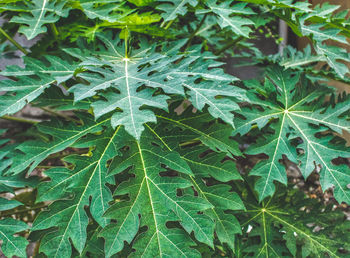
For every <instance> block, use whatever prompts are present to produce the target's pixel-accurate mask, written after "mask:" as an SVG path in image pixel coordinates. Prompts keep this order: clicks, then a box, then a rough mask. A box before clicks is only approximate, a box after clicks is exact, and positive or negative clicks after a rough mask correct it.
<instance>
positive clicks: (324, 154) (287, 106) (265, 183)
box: [235, 67, 350, 203]
mask: <svg viewBox="0 0 350 258" xmlns="http://www.w3.org/2000/svg"><path fill="white" fill-rule="evenodd" d="M266 77H267V80H266V81H265V85H264V87H265V89H264V88H263V90H262V91H264V90H265V92H266V94H268V97H267V99H266V100H265V101H263V100H260V99H257V100H256V101H254V99H253V98H252V100H253V101H252V102H253V103H254V104H257V105H261V104H263V105H261V107H262V108H263V109H262V112H261V111H258V109H255V108H253V109H251V110H250V111H248V109H247V110H245V111H243V112H242V115H243V116H245V120H241V121H240V122H238V123H237V129H236V131H235V133H240V134H241V135H243V134H246V133H247V132H248V131H250V129H251V128H252V126H255V125H256V126H257V127H258V128H263V127H265V126H266V125H267V124H269V126H270V128H271V130H273V131H272V133H271V132H268V131H266V134H265V137H264V138H261V139H260V140H259V141H258V142H257V144H256V145H253V146H251V148H249V149H248V150H247V152H246V153H247V154H252V155H254V154H259V153H266V154H267V155H268V156H269V158H268V159H267V160H262V161H261V162H259V163H258V164H257V165H256V166H255V167H254V168H253V170H252V171H251V172H250V175H255V176H259V177H260V178H259V180H258V181H257V182H256V185H255V189H256V190H257V192H258V193H259V200H260V201H262V200H263V199H264V198H265V197H267V196H272V195H273V193H274V191H275V186H274V184H273V181H278V182H280V183H283V184H286V183H287V177H286V173H285V167H284V165H283V164H282V163H280V160H281V159H282V157H283V155H286V157H287V158H288V159H289V160H290V161H292V162H295V163H297V164H298V163H299V161H300V162H301V164H300V168H301V173H302V174H303V176H304V177H305V178H307V177H308V176H309V175H310V173H311V172H312V171H313V170H315V169H316V166H315V164H316V165H317V166H318V165H320V172H319V173H320V181H321V186H322V189H323V190H324V191H325V190H327V189H329V188H331V187H333V186H334V187H335V188H334V196H335V198H336V199H337V200H338V201H339V202H343V201H344V202H347V203H349V202H350V189H349V188H348V187H347V184H348V182H349V180H350V178H349V177H350V173H349V172H350V170H349V168H348V167H346V166H345V165H342V166H334V165H333V163H332V160H333V159H336V158H337V157H350V150H349V148H346V147H345V146H344V142H339V141H338V142H334V139H333V138H334V137H332V136H331V135H328V136H322V137H321V138H320V136H317V135H319V134H320V133H322V132H325V131H326V130H327V128H329V129H330V130H333V131H334V132H337V133H342V131H343V130H344V131H347V132H349V131H350V123H349V121H348V116H345V117H344V116H342V115H343V114H344V113H346V112H347V111H348V110H349V108H350V106H349V98H346V99H345V100H344V102H343V103H339V104H337V105H335V107H334V108H328V109H327V111H324V109H317V106H315V105H314V106H312V105H308V103H310V102H312V101H315V100H317V98H318V97H320V96H322V94H327V93H328V92H329V90H328V89H324V90H322V88H317V89H311V90H304V91H303V92H301V93H298V91H299V89H298V88H297V85H296V83H297V82H298V80H299V75H298V73H296V74H295V73H293V72H291V71H288V70H287V71H282V70H281V69H280V68H278V67H274V68H273V70H269V72H268V73H267V75H266ZM254 87H256V90H259V91H260V89H259V87H261V86H260V85H256V86H254ZM273 87H276V89H277V91H278V93H279V94H278V95H277V96H274V94H273V91H274V90H273ZM277 103H278V106H279V107H276V104H277ZM298 138H300V139H301V140H302V142H299V143H298V144H297V145H295V144H293V143H292V142H293V141H294V142H295V140H296V139H298ZM297 148H301V149H302V150H303V154H299V155H298V153H300V152H298V150H297Z"/></svg>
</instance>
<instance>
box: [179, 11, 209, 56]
mask: <svg viewBox="0 0 350 258" xmlns="http://www.w3.org/2000/svg"><path fill="white" fill-rule="evenodd" d="M206 18H207V14H205V15H204V16H203V18H202V20H201V21H200V22H199V24H198V26H197V28H196V29H195V30H194V31H193V32H192V34H191V35H190V37H189V38H188V41H187V44H186V46H185V49H184V51H185V50H186V49H187V48H188V47H189V46H190V45H191V43H192V40H193V38H194V37H195V36H196V34H197V32H198V31H199V30H200V28H201V27H202V26H203V23H204V21H205V19H206Z"/></svg>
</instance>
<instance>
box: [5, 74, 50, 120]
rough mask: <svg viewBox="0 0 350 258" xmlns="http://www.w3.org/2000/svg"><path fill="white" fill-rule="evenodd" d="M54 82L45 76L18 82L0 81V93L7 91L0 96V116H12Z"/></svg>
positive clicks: (24, 78)
mask: <svg viewBox="0 0 350 258" xmlns="http://www.w3.org/2000/svg"><path fill="white" fill-rule="evenodd" d="M54 82H55V80H54V79H52V78H50V77H48V76H46V75H45V76H41V77H40V79H33V78H31V77H22V78H21V79H20V80H18V81H12V80H3V81H1V85H0V91H7V93H6V94H5V95H2V96H0V116H3V115H7V114H13V113H16V112H17V111H19V110H21V109H22V108H23V107H24V106H25V105H26V104H27V103H29V102H31V101H33V100H35V99H36V98H37V97H38V96H39V95H40V94H42V93H43V92H44V90H45V89H46V88H48V87H50V86H51V84H52V83H54Z"/></svg>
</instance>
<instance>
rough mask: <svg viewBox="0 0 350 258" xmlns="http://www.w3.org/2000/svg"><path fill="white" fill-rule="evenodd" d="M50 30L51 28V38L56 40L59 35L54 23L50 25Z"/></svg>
mask: <svg viewBox="0 0 350 258" xmlns="http://www.w3.org/2000/svg"><path fill="white" fill-rule="evenodd" d="M50 28H51V30H52V34H53V36H54V37H55V39H57V38H58V35H59V33H58V30H57V27H56V25H55V24H54V23H50Z"/></svg>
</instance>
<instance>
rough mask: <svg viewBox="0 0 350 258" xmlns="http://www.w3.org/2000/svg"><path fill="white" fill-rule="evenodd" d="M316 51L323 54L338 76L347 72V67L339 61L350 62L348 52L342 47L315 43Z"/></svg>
mask: <svg viewBox="0 0 350 258" xmlns="http://www.w3.org/2000/svg"><path fill="white" fill-rule="evenodd" d="M316 51H317V53H318V54H320V55H323V56H325V58H326V60H327V63H328V64H329V66H330V67H332V68H333V69H334V71H335V72H336V73H337V74H338V76H340V78H344V76H345V74H346V73H348V72H349V68H348V67H347V66H346V65H345V64H344V63H341V62H339V61H340V60H342V61H346V62H350V57H349V53H347V51H346V50H345V49H344V48H340V47H336V46H328V45H325V44H318V45H316Z"/></svg>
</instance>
